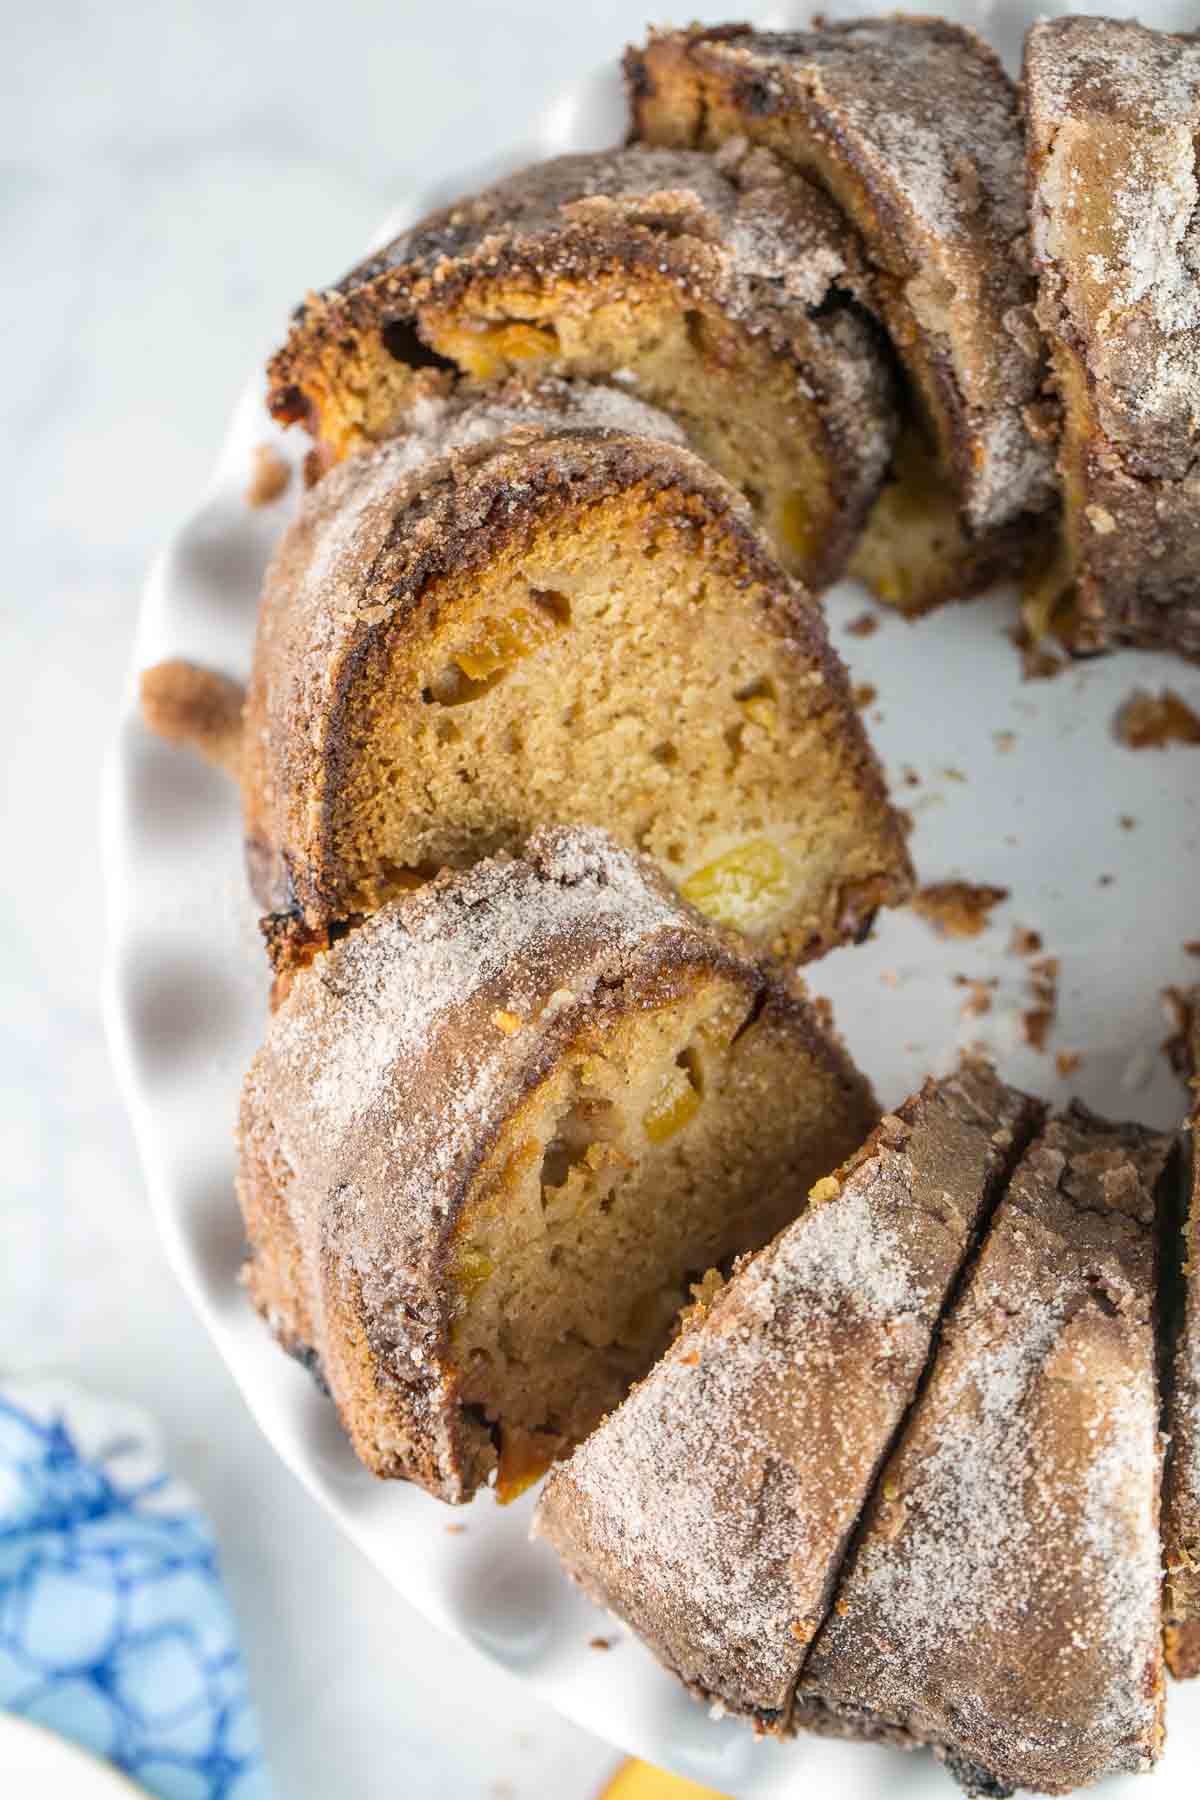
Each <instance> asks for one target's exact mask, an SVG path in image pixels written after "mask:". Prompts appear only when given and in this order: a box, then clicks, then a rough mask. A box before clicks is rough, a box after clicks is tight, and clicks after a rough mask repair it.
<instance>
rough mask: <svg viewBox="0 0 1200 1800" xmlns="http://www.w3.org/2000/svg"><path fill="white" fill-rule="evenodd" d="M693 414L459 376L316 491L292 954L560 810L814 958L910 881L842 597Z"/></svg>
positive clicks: (271, 730) (264, 853) (253, 735)
mask: <svg viewBox="0 0 1200 1800" xmlns="http://www.w3.org/2000/svg"><path fill="white" fill-rule="evenodd" d="M679 437H680V432H679V429H678V427H677V426H675V425H673V424H672V423H671V421H670V420H668V419H667V418H666V417H665V416H664V415H663V414H661V413H655V412H653V411H652V410H651V409H649V408H647V407H645V406H644V405H642V404H641V403H640V402H639V401H637V400H635V399H633V398H632V397H631V396H629V395H626V394H623V393H622V392H620V391H619V390H618V389H612V388H594V387H589V386H588V385H586V384H577V385H574V386H570V385H568V384H565V383H553V382H551V383H549V384H547V385H546V386H544V387H542V388H540V389H539V390H538V391H537V393H536V394H535V395H532V396H530V395H528V394H527V393H526V392H525V391H524V390H522V389H516V388H507V389H500V390H497V391H496V392H495V393H489V394H488V395H486V396H483V397H479V396H476V397H475V398H473V399H468V398H467V397H466V396H463V395H459V396H458V397H455V398H451V399H448V400H437V399H429V400H426V401H423V402H421V403H419V404H418V405H417V406H416V407H415V409H414V414H413V416H412V420H411V428H410V430H409V431H408V432H407V433H406V434H405V435H403V436H401V437H398V438H396V439H394V440H392V441H391V442H389V443H387V444H383V445H380V446H378V447H377V448H375V449H373V450H371V451H368V452H366V453H364V454H363V455H361V456H357V457H353V458H351V459H350V460H349V461H348V462H347V463H345V464H343V465H342V466H340V467H339V468H337V469H334V470H332V471H331V472H330V474H329V475H327V476H326V477H325V479H324V480H323V481H321V482H320V484H319V485H318V486H317V487H316V488H315V489H313V490H312V491H311V492H310V493H309V494H308V496H307V498H306V504H305V505H304V507H303V508H302V510H301V514H300V517H299V519H298V521H297V522H296V523H295V524H294V525H293V527H292V528H291V530H290V531H289V532H288V534H287V536H286V537H285V539H284V541H283V544H282V547H281V548H280V550H279V553H278V555H277V556H276V558H275V561H274V563H273V565H272V568H271V570H270V572H269V574H268V577H267V581H266V586H265V589H264V593H263V597H262V603H261V608H260V614H259V623H258V636H257V641H256V646H255V653H254V666H253V673H252V677H251V681H250V687H249V692H248V697H247V705H246V744H245V758H244V768H245V783H244V791H245V802H246V837H247V855H248V859H249V865H250V872H251V878H252V882H253V885H254V888H255V892H256V894H257V896H258V898H259V900H260V902H261V904H262V905H263V907H264V908H265V909H266V911H267V912H268V913H270V914H272V915H274V917H273V919H272V922H271V927H270V931H271V940H272V943H273V945H274V948H275V951H276V955H277V960H278V961H279V962H280V963H281V964H282V965H284V966H286V965H287V964H289V963H291V962H294V961H295V960H297V959H299V960H302V959H303V957H304V956H305V955H307V954H310V953H311V950H312V948H314V947H315V946H317V945H319V944H321V943H324V942H325V941H326V940H327V939H328V936H329V934H330V932H331V931H336V930H338V929H342V928H344V926H345V924H346V923H347V922H348V921H351V920H353V919H354V918H355V917H358V916H362V915H363V914H366V913H368V912H370V911H372V910H373V909H374V908H375V907H377V906H379V905H380V904H382V902H383V901H384V900H386V899H387V898H389V897H390V896H391V895H392V894H395V893H397V892H401V891H403V890H405V889H406V888H411V887H413V886H414V885H416V884H418V883H419V882H420V881H422V880H425V879H427V878H428V877H429V876H430V875H432V874H434V873H436V872H437V871H438V870H439V869H442V868H446V867H461V866H465V865H469V864H470V863H472V862H474V861H476V860H477V859H478V858H479V857H481V856H486V855H489V854H492V853H494V852H496V851H498V850H505V851H518V850H519V849H520V848H521V846H522V845H523V844H524V842H525V840H526V838H527V837H528V836H529V833H530V832H531V831H532V830H533V829H534V828H535V827H536V826H538V825H541V824H554V823H560V824H571V823H579V824H596V825H600V826H603V827H605V828H607V829H608V830H610V831H612V832H613V833H614V834H615V835H616V836H617V837H618V838H619V839H620V840H621V841H622V842H624V843H626V844H628V845H629V846H631V847H633V848H637V849H641V850H645V851H646V852H648V853H649V854H651V855H652V856H653V857H655V858H656V860H657V861H658V862H659V863H660V864H661V865H662V867H663V868H664V870H665V871H666V873H667V874H668V876H669V877H670V879H671V880H672V881H673V882H674V883H675V884H676V886H677V887H678V888H679V889H680V890H681V891H682V893H683V895H684V896H685V898H686V899H688V900H690V901H691V902H693V903H694V904H695V905H696V906H698V907H699V908H700V910H701V911H703V912H705V913H707V914H708V915H709V916H710V917H712V918H714V919H715V920H717V921H718V922H719V923H721V924H724V925H732V926H737V927H739V928H740V929H742V930H743V931H745V932H747V933H748V934H749V935H750V936H751V938H752V939H753V941H754V943H755V944H756V945H757V946H758V947H760V948H762V949H772V950H775V951H778V952H780V953H781V954H786V955H788V956H792V957H800V958H805V957H810V956H816V955H820V954H821V953H822V952H823V951H825V950H827V949H829V948H831V947H832V946H833V945H835V944H837V943H841V942H843V941H846V940H848V939H849V940H852V939H854V938H856V937H858V936H860V935H861V934H862V933H863V932H864V931H865V930H867V929H868V928H869V924H870V920H871V917H872V915H873V913H874V912H875V910H876V908H878V907H879V906H880V905H883V904H888V903H893V902H896V901H900V900H903V899H904V898H905V897H906V896H907V893H908V889H909V883H910V874H911V872H910V869H909V864H908V858H907V854H906V851H905V847H904V834H903V831H902V829H901V825H900V821H899V819H898V817H897V815H896V814H895V813H894V812H893V811H892V809H891V807H890V806H889V805H888V801H887V796H886V793H885V790H884V786H883V781H882V778H881V776H880V772H879V769H878V765H877V764H876V762H875V759H874V757H873V755H872V753H871V750H870V747H869V745H868V743H867V740H866V737H865V735H864V732H863V728H862V724H861V721H860V719H859V716H858V714H857V712H856V711H855V708H854V706H853V703H852V700H851V696H850V692H849V685H848V682H847V680H846V675H845V671H844V669H843V668H842V665H841V663H840V662H839V661H838V659H837V657H836V655H835V654H834V652H833V651H832V650H831V649H830V646H829V642H828V639H827V636H826V633H825V628H824V623H823V620H822V617H821V613H820V609H819V607H818V606H817V605H816V603H815V602H814V601H812V600H811V599H810V598H809V597H808V595H807V594H805V593H804V592H803V590H801V589H800V588H799V587H798V586H797V585H796V584H795V583H794V582H793V581H791V580H790V579H789V578H788V576H787V575H785V574H784V572H783V570H782V569H781V568H780V566H779V564H778V563H777V562H776V561H775V560H774V558H773V557H772V556H771V554H770V552H769V551H768V549H767V546H766V544H765V543H764V541H763V539H762V538H761V537H760V536H759V534H758V533H757V531H756V530H755V529H754V526H753V523H752V520H751V517H750V512H749V508H748V507H747V505H746V503H745V501H744V500H742V499H741V497H740V496H739V495H738V494H737V493H735V491H734V490H733V489H732V488H731V487H730V486H729V484H728V483H727V482H726V481H724V480H723V479H722V478H721V477H720V476H719V475H717V474H715V473H714V472H713V471H712V470H711V469H709V468H708V467H707V466H706V465H705V464H703V463H702V462H701V461H700V460H699V458H698V457H696V456H695V455H693V454H692V452H690V451H689V450H686V449H684V448H683V447H682V446H681V445H680V443H679Z"/></svg>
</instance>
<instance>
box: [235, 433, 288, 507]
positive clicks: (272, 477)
mask: <svg viewBox="0 0 1200 1800" xmlns="http://www.w3.org/2000/svg"><path fill="white" fill-rule="evenodd" d="M291 479H292V465H291V464H290V463H289V462H286V461H285V460H284V458H283V457H282V456H280V454H279V452H278V450H276V449H275V447H274V445H273V444H260V445H259V446H258V448H257V449H256V450H255V452H254V461H253V464H252V466H251V471H250V484H249V486H248V487H247V489H246V504H247V505H248V506H270V505H271V504H272V502H273V501H275V500H278V499H279V498H280V497H281V496H282V495H283V494H286V493H287V491H288V486H289V484H290V482H291Z"/></svg>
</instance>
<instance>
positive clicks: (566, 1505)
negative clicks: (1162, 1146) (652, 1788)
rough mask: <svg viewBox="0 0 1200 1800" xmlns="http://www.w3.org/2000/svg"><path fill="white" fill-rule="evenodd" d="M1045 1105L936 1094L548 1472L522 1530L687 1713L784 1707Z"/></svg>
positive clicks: (951, 1083)
mask: <svg viewBox="0 0 1200 1800" xmlns="http://www.w3.org/2000/svg"><path fill="white" fill-rule="evenodd" d="M1041 1113H1042V1109H1041V1107H1040V1106H1039V1105H1038V1104H1037V1103H1036V1102H1035V1101H1032V1100H1030V1099H1029V1098H1028V1097H1027V1096H1025V1095H1022V1094H1019V1093H1017V1092H1016V1091H1014V1090H1013V1089H1010V1088H1005V1087H1003V1086H1002V1085H1001V1084H1000V1083H999V1082H998V1081H997V1080H996V1078H995V1076H994V1075H993V1074H992V1072H991V1070H990V1069H988V1068H986V1067H985V1066H983V1065H972V1064H966V1065H964V1066H963V1068H962V1069H961V1070H960V1071H959V1072H958V1073H957V1074H956V1075H953V1076H950V1077H947V1078H946V1079H944V1080H942V1081H939V1082H933V1081H930V1082H927V1083H926V1085H925V1087H924V1088H923V1089H922V1091H921V1092H920V1093H919V1094H917V1095H916V1096H914V1097H913V1098H912V1099H911V1100H909V1101H908V1102H907V1103H906V1104H905V1105H904V1106H903V1107H901V1108H900V1110H899V1112H898V1113H897V1114H894V1115H889V1116H887V1117H885V1118H884V1120H883V1121H882V1123H881V1124H880V1126H879V1127H878V1129H877V1130H876V1132H875V1133H874V1134H873V1136H872V1137H871V1138H870V1139H869V1140H868V1141H867V1143H866V1144H865V1145H864V1146H863V1147H862V1149H861V1150H860V1151H859V1152H858V1153H857V1154H856V1155H855V1156H854V1157H853V1158H852V1159H851V1160H850V1161H849V1162H848V1163H847V1164H845V1165H844V1166H843V1167H842V1168H841V1169H839V1170H838V1171H837V1173H836V1174H835V1175H834V1176H832V1177H827V1178H826V1179H824V1180H822V1181H820V1182H819V1183H818V1184H817V1185H816V1187H815V1188H814V1190H813V1193H812V1195H811V1198H810V1202H809V1205H808V1207H807V1209H806V1210H805V1211H804V1212H802V1213H801V1215H800V1217H799V1218H798V1219H797V1221H796V1222H795V1223H794V1224H792V1225H789V1226H788V1228H787V1229H786V1230H785V1231H784V1232H783V1234H782V1235H781V1236H780V1237H779V1238H778V1239H777V1240H776V1241H775V1243H774V1244H772V1245H771V1246H770V1247H769V1248H768V1249H767V1250H764V1251H763V1252H762V1253H761V1255H759V1256H757V1257H755V1258H754V1259H753V1260H751V1261H750V1262H748V1263H746V1264H744V1265H743V1266H742V1267H741V1268H739V1270H738V1271H737V1273H736V1274H735V1276H734V1277H733V1279H732V1280H731V1281H730V1282H729V1283H728V1284H727V1285H725V1286H724V1287H721V1288H720V1290H719V1291H718V1292H717V1294H716V1296H715V1298H712V1299H711V1300H710V1301H709V1302H708V1303H707V1304H706V1305H705V1304H702V1305H698V1306H696V1307H695V1308H693V1309H692V1310H691V1311H690V1312H689V1313H688V1314H687V1315H685V1322H684V1329H683V1331H682V1332H681V1334H680V1336H679V1337H678V1338H677V1339H676V1341H675V1342H674V1344H673V1345H672V1347H671V1349H670V1350H669V1351H668V1353H667V1355H666V1356H665V1357H664V1358H663V1360H662V1362H661V1363H659V1364H658V1366H657V1367H656V1368H655V1369H654V1370H653V1371H652V1373H651V1374H650V1375H649V1376H647V1378H646V1379H645V1381H643V1382H642V1383H641V1385H640V1386H639V1387H637V1388H636V1389H635V1390H634V1392H633V1393H632V1394H631V1395H630V1396H629V1398H628V1399H627V1400H626V1401H625V1403H624V1405H623V1406H622V1407H621V1408H620V1409H619V1410H618V1411H617V1412H616V1413H614V1414H613V1415H612V1416H611V1417H610V1418H608V1419H607V1420H606V1421H605V1422H604V1424H603V1425H602V1426H601V1427H600V1428H599V1430H598V1431H596V1432H595V1433H594V1434H593V1435H592V1437H590V1438H589V1439H588V1440H587V1442H586V1443H585V1444H583V1445H582V1446H581V1448H580V1449H579V1450H577V1451H576V1453H575V1455H574V1456H573V1457H572V1458H571V1460H570V1461H569V1462H568V1463H567V1464H565V1465H564V1466H563V1467H562V1468H561V1469H559V1470H557V1471H556V1472H555V1473H554V1475H553V1476H552V1477H551V1479H550V1481H549V1483H548V1484H547V1487H546V1490H545V1493H544V1495H543V1498H542V1501H541V1504H540V1507H539V1510H538V1514H537V1517H536V1521H535V1526H534V1529H535V1531H536V1532H537V1533H539V1534H540V1535H542V1536H544V1537H546V1538H547V1539H548V1540H549V1541H550V1542H551V1543H552V1544H553V1546H554V1548H555V1549H556V1550H557V1552H558V1554H559V1555H560V1557H561V1558H562V1559H563V1561H564V1563H565V1564H566V1567H567V1569H568V1570H569V1572H570V1573H571V1574H572V1575H573V1576H574V1577H575V1579H576V1580H577V1581H579V1582H580V1583H581V1584H582V1586H583V1587H584V1588H585V1589H586V1591H587V1592H588V1593H589V1594H590V1595H591V1596H592V1598H593V1599H595V1600H596V1601H598V1602H599V1603H600V1604H601V1605H604V1606H607V1607H608V1608H610V1609H611V1610H613V1611H615V1612H616V1613H618V1614H619V1615H620V1616H621V1617H622V1618H624V1619H625V1620H627V1621H628V1623H630V1624H631V1625H632V1626H633V1628H634V1629H635V1630H636V1631H637V1632H638V1633H639V1634H640V1635H641V1636H642V1637H643V1638H644V1639H645V1641H646V1642H647V1643H648V1644H649V1646H650V1648H651V1649H652V1650H653V1651H654V1653H655V1654H656V1655H657V1656H658V1657H659V1658H660V1660H661V1661H663V1662H664V1663H665V1664H666V1665H667V1667H668V1668H670V1669H671V1670H672V1671H673V1672H674V1673H676V1674H677V1675H678V1676H679V1677H680V1679H681V1680H682V1681H684V1682H685V1683H686V1685H687V1686H688V1687H689V1689H690V1690H691V1691H692V1692H693V1693H694V1694H696V1695H697V1697H699V1698H701V1699H703V1700H707V1701H719V1702H720V1704H721V1705H722V1706H724V1707H726V1708H728V1709H730V1710H732V1711H735V1712H738V1713H742V1714H746V1715H748V1716H749V1717H750V1718H751V1719H752V1720H754V1721H755V1723H756V1724H757V1725H758V1726H760V1727H763V1728H766V1729H770V1730H775V1731H780V1730H785V1729H786V1728H787V1726H788V1723H789V1714H790V1708H791V1699H792V1691H793V1688H794V1686H795V1683H796V1679H797V1677H798V1675H799V1673H800V1669H801V1667H802V1665H803V1663H804V1659H805V1655H806V1653H807V1650H808V1647H809V1645H810V1643H811V1642H812V1639H813V1637H814V1636H815V1634H816V1632H817V1630H818V1628H819V1626H820V1624H821V1621H822V1619H823V1618H824V1616H825V1613H826V1611H827V1609H828V1606H829V1603H830V1600H831V1597H832V1589H833V1585H834V1581H835V1579H836V1575H837V1570H838V1567H839V1564H840V1562H841V1559H842V1556H843V1554H844V1551H845V1548H846V1544H847V1542H848V1539H849V1536H850V1533H851V1531H852V1529H853V1527H854V1524H855V1521H856V1519H857V1517H858V1514H859V1511H860V1509H861V1507H862V1505H863V1503H864V1501H865V1499H866V1497H867V1494H868V1492H869V1491H870V1488H871V1485H872V1483H873V1481H874V1479H875V1476H876V1473H877V1471H878V1469H879V1466H880V1464H881V1462H882V1460H883V1458H884V1456H885V1455H886V1453H887V1450H888V1447H889V1445H890V1442H891V1439H892V1437H893V1434H894V1433H895V1431H896V1429H897V1427H898V1426H899V1424H900V1422H901V1420H902V1418H903V1416H904V1413H905V1410H906V1408H907V1407H908V1405H909V1403H910V1402H911V1400H912V1397H913V1394H914V1392H915V1390H916V1385H917V1381H918V1379H919V1377H920V1374H921V1371H922V1369H923V1368H924V1366H925V1361H926V1358H927V1356H928V1353H929V1347H930V1342H931V1338H932V1335H933V1331H934V1327H935V1324H936V1321H937V1317H938V1314H939V1312H940V1310H941V1308H942V1305H943V1304H944V1301H945V1298H946V1295H947V1292H948V1290H949V1288H950V1285H951V1283H952V1281H953V1279H954V1277H955V1274H956V1272H957V1270H958V1267H959V1265H960V1263H961V1262H962V1259H963V1257H964V1256H965V1255H966V1252H967V1250H968V1248H969V1247H970V1245H971V1244H972V1242H973V1241H974V1238H975V1236H976V1234H977V1232H978V1231H979V1230H980V1229H981V1227H982V1225H983V1223H984V1221H985V1219H986V1217H987V1214H988V1212H989V1210H990V1207H991V1205H992V1203H993V1202H994V1200H995V1198H996V1196H997V1194H998V1192H999V1190H1000V1188H1001V1187H1002V1186H1003V1183H1004V1180H1005V1179H1006V1177H1007V1175H1008V1173H1009V1171H1010V1169H1011V1167H1012V1165H1013V1163H1014V1162H1015V1160H1016V1158H1017V1156H1018V1155H1019V1154H1020V1152H1021V1150H1022V1149H1023V1148H1024V1146H1025V1144H1026V1143H1028V1141H1029V1139H1030V1138H1031V1136H1032V1135H1033V1133H1034V1132H1035V1131H1036V1130H1037V1128H1038V1125H1039V1123H1040V1119H1041Z"/></svg>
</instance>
